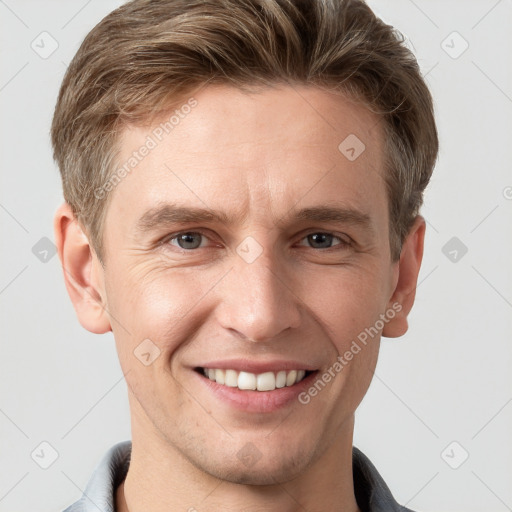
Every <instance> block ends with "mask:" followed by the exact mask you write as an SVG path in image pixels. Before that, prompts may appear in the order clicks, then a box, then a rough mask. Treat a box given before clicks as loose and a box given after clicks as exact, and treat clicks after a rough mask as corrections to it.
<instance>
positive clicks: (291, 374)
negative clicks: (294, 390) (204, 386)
mask: <svg viewBox="0 0 512 512" xmlns="http://www.w3.org/2000/svg"><path fill="white" fill-rule="evenodd" d="M198 371H199V372H200V373H202V375H204V376H205V377H207V378H208V379H210V380H212V381H214V382H216V383H217V384H221V385H223V386H227V387H231V388H238V389H240V390H251V391H274V390H275V389H279V388H284V387H290V386H293V385H294V384H297V383H298V382H300V381H301V380H302V379H304V378H305V377H307V376H308V374H310V373H312V372H310V371H306V370H281V371H277V372H264V373H259V374H256V373H250V372H244V371H240V372H239V371H237V370H231V369H220V368H198Z"/></svg>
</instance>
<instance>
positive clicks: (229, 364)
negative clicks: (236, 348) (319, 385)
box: [197, 359, 317, 374]
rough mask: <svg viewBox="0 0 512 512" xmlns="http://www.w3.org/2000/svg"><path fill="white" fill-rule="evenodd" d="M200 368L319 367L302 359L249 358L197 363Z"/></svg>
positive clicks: (262, 369)
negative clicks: (270, 359) (255, 359)
mask: <svg viewBox="0 0 512 512" xmlns="http://www.w3.org/2000/svg"><path fill="white" fill-rule="evenodd" d="M197 367H198V368H212V369H220V370H236V371H239V372H249V373H255V374H259V373H265V372H278V371H280V370H306V371H315V370H316V369H317V368H316V367H314V366H312V365H311V364H307V363H303V362H300V361H291V360H285V361H278V360H273V361H254V360H248V359H223V360H220V361H209V362H206V363H202V364H199V365H197Z"/></svg>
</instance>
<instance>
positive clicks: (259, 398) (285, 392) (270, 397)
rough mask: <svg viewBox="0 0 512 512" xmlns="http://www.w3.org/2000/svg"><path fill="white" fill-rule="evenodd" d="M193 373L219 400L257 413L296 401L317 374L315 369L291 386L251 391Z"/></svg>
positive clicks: (269, 410)
mask: <svg viewBox="0 0 512 512" xmlns="http://www.w3.org/2000/svg"><path fill="white" fill-rule="evenodd" d="M194 373H195V375H196V376H197V378H198V379H199V380H200V381H201V382H202V383H203V384H204V385H205V386H206V387H207V388H208V389H209V390H210V392H212V393H213V394H214V395H215V397H217V398H218V399H219V400H222V401H223V402H224V403H227V404H228V405H230V406H231V407H234V408H236V409H239V410H241V411H245V412H258V413H262V412H274V411H277V410H278V409H281V408H284V407H285V406H286V405H289V404H290V403H291V402H293V401H294V400H297V401H298V399H297V397H298V395H299V394H300V393H302V392H303V391H305V390H306V389H307V388H308V387H309V386H310V385H311V382H312V380H313V379H314V378H315V375H316V374H317V372H316V371H315V372H312V373H311V374H309V375H308V376H307V377H305V378H304V379H302V380H301V381H300V382H299V383H297V384H294V385H293V386H285V387H284V388H276V389H274V390H273V391H252V390H242V389H238V388H236V387H230V386H226V385H224V384H218V383H217V382H215V381H213V380H210V379H209V378H208V377H205V376H204V375H201V374H200V373H198V372H196V371H194Z"/></svg>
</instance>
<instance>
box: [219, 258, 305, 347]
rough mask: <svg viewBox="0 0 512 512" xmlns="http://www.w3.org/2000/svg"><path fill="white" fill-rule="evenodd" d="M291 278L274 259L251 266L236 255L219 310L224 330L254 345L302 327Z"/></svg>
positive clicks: (257, 262)
mask: <svg viewBox="0 0 512 512" xmlns="http://www.w3.org/2000/svg"><path fill="white" fill-rule="evenodd" d="M287 276H288V273H287V272H285V269H283V266H282V265H278V264H277V262H276V261H274V259H273V258H271V257H267V256H265V255H261V256H260V257H259V258H257V259H256V261H253V262H252V263H247V262H246V261H244V260H243V259H242V258H240V257H238V256H236V255H235V263H234V268H233V269H232V270H231V272H229V274H228V276H226V277H227V279H226V280H225V281H224V282H223V286H222V291H221V294H222V297H221V299H220V304H219V307H218V309H217V313H218V314H217V318H218V321H219V322H220V324H221V325H222V327H224V328H225V329H227V330H229V331H231V332H235V333H236V334H237V335H238V336H239V337H240V338H242V339H247V340H249V341H253V342H264V341H270V340H272V339H274V338H276V337H278V336H279V335H280V334H282V333H283V332H284V331H287V330H291V329H294V328H297V327H299V325H300V322H301V314H300V299H299V297H297V296H296V295H295V294H294V292H293V282H292V279H290V278H289V277H287Z"/></svg>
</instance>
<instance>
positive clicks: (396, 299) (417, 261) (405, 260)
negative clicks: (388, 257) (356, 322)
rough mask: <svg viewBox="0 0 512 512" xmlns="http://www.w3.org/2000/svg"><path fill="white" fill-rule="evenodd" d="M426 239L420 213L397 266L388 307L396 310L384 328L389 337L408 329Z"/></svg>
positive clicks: (410, 231)
mask: <svg viewBox="0 0 512 512" xmlns="http://www.w3.org/2000/svg"><path fill="white" fill-rule="evenodd" d="M424 240H425V219H424V218H423V217H421V216H420V215H418V216H417V217H416V219H415V221H414V224H413V225H412V227H411V229H410V230H409V234H408V235H407V237H406V239H405V241H404V243H403V245H402V252H401V253H400V261H399V262H398V266H397V273H398V277H397V278H396V286H395V289H394V291H393V295H392V296H391V299H390V300H389V303H388V308H389V309H392V310H393V311H395V312H396V315H395V316H394V317H393V319H391V320H390V321H389V322H388V323H387V324H386V325H385V326H384V329H383V330H382V335H383V336H386V337H387V338H398V337H399V336H403V335H404V334H405V333H406V332H407V329H408V327H409V326H408V324H407V316H408V315H409V313H410V311H411V309H412V306H413V304H414V298H415V297H416V287H417V283H418V274H419V272H420V267H421V260H422V258H423V242H424Z"/></svg>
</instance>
